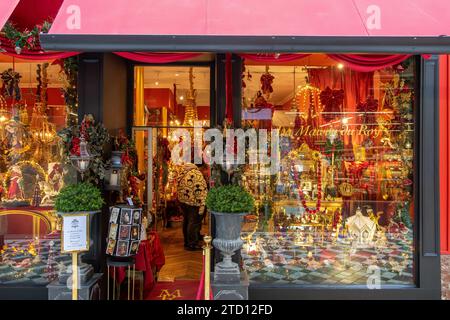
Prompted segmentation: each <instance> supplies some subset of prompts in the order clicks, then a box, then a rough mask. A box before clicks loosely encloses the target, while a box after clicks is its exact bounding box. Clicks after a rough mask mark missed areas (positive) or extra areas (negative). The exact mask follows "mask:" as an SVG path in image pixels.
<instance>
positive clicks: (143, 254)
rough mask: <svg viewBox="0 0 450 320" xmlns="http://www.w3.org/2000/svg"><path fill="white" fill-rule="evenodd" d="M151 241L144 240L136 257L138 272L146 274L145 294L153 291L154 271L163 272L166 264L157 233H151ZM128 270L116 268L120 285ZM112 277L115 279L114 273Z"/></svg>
mask: <svg viewBox="0 0 450 320" xmlns="http://www.w3.org/2000/svg"><path fill="white" fill-rule="evenodd" d="M149 236H150V239H149V240H142V241H141V243H140V244H139V250H138V254H137V255H136V256H135V259H136V262H135V266H136V270H138V271H143V273H144V292H148V291H149V290H151V289H152V287H153V285H154V282H155V279H154V278H153V270H152V268H153V267H155V268H156V271H159V270H161V268H162V266H163V265H164V264H165V257H164V252H163V249H162V246H161V243H160V240H159V236H158V234H157V233H156V232H153V231H152V232H150V235H149ZM125 275H126V268H125V267H120V268H116V281H117V282H118V283H119V284H120V283H122V282H123V281H124V280H125ZM110 276H111V277H112V278H113V277H114V272H113V271H111V272H110Z"/></svg>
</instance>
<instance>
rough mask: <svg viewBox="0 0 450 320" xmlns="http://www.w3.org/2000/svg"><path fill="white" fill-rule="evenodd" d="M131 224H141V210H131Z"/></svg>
mask: <svg viewBox="0 0 450 320" xmlns="http://www.w3.org/2000/svg"><path fill="white" fill-rule="evenodd" d="M133 224H141V210H133Z"/></svg>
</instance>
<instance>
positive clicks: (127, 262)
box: [106, 257, 136, 300]
mask: <svg viewBox="0 0 450 320" xmlns="http://www.w3.org/2000/svg"><path fill="white" fill-rule="evenodd" d="M135 262H136V259H135V258H132V257H127V258H116V257H108V258H107V259H106V265H107V268H108V285H107V300H109V297H110V294H109V292H110V290H109V282H110V275H111V270H110V268H113V273H112V274H113V291H112V300H120V284H118V290H117V296H116V282H117V279H116V268H120V267H126V268H127V269H128V272H127V274H128V278H129V275H130V271H131V274H132V288H131V291H130V280H129V279H128V281H127V297H128V300H130V296H131V300H134V291H135V290H134V289H135V273H136V263H135ZM116 298H117V299H116Z"/></svg>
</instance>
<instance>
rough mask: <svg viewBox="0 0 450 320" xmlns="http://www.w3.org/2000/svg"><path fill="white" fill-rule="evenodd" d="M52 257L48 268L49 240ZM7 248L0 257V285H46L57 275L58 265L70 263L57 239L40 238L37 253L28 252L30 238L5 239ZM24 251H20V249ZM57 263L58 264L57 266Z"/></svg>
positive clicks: (69, 257)
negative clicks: (51, 245) (62, 252)
mask: <svg viewBox="0 0 450 320" xmlns="http://www.w3.org/2000/svg"><path fill="white" fill-rule="evenodd" d="M51 241H53V248H52V250H53V252H54V255H53V256H54V259H53V261H54V262H53V263H51V265H52V268H50V270H49V268H48V265H49V264H48V257H49V251H50V244H51V243H50V242H51ZM5 244H6V245H7V249H6V250H5V251H4V252H3V254H2V255H1V257H0V285H12V284H14V285H17V284H22V285H26V286H28V285H47V284H48V283H49V282H50V281H51V280H53V279H55V278H56V277H57V275H58V270H59V268H58V267H61V266H62V265H64V266H68V265H71V263H72V260H71V256H70V255H67V254H61V242H60V240H59V239H41V240H39V245H38V246H37V247H36V248H35V249H36V252H38V254H37V255H35V256H33V255H31V254H29V253H28V251H27V250H28V248H29V244H30V240H7V241H5ZM22 250H23V251H24V252H21V251H22ZM58 264H59V266H58Z"/></svg>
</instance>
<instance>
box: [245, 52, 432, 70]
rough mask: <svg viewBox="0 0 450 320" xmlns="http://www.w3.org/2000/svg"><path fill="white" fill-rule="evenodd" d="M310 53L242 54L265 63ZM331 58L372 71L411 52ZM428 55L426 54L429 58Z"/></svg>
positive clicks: (389, 64) (407, 55) (304, 55)
mask: <svg viewBox="0 0 450 320" xmlns="http://www.w3.org/2000/svg"><path fill="white" fill-rule="evenodd" d="M309 55H310V54H301V53H300V54H296V53H283V54H246V53H245V54H241V55H240V56H241V57H242V58H245V59H248V60H253V61H257V62H263V63H281V62H289V61H295V60H300V59H303V58H305V57H307V56H309ZM327 56H328V57H330V58H331V59H333V60H335V61H337V62H341V63H344V64H345V65H346V66H347V67H349V68H350V69H352V70H355V71H359V72H371V71H375V70H379V69H383V68H386V67H389V66H392V65H395V64H398V63H400V62H402V61H404V60H406V59H408V58H409V57H410V56H411V55H409V54H394V55H389V54H327ZM427 57H428V55H424V58H427Z"/></svg>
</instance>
